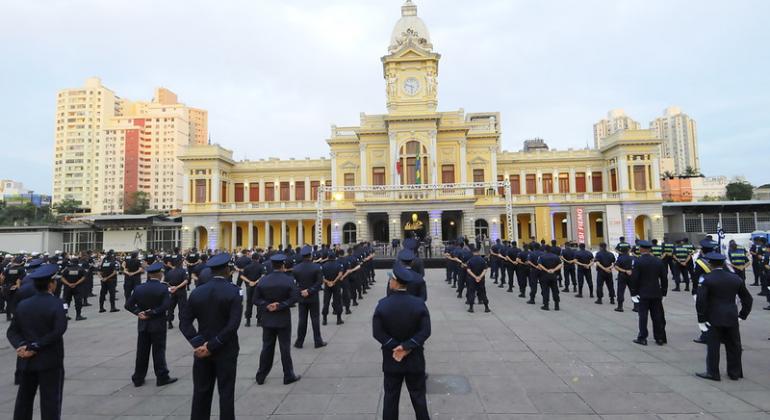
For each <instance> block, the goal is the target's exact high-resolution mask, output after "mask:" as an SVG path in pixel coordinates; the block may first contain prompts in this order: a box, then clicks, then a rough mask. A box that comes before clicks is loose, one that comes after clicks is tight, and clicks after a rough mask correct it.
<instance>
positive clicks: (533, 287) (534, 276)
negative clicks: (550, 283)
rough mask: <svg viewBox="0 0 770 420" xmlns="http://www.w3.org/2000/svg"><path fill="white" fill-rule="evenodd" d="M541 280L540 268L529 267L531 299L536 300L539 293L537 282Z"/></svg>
mask: <svg viewBox="0 0 770 420" xmlns="http://www.w3.org/2000/svg"><path fill="white" fill-rule="evenodd" d="M539 281H540V270H538V269H536V268H530V269H529V300H532V301H534V300H535V295H536V294H537V283H538V282H539Z"/></svg>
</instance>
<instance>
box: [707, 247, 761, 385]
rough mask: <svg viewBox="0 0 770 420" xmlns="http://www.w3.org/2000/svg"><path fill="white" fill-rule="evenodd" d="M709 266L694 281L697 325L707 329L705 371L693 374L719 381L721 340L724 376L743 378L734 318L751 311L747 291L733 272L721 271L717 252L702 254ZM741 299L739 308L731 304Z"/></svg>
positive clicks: (723, 261) (739, 340)
mask: <svg viewBox="0 0 770 420" xmlns="http://www.w3.org/2000/svg"><path fill="white" fill-rule="evenodd" d="M706 259H708V260H709V263H710V265H711V267H712V271H711V273H709V274H705V275H704V276H703V277H701V278H700V279H699V280H698V282H699V283H700V284H699V286H698V299H697V300H696V308H697V310H698V327H699V328H700V329H701V331H709V334H708V350H707V352H706V372H704V373H696V375H698V376H699V377H701V378H705V379H711V380H714V381H718V380H720V374H719V349H720V347H721V345H722V343H724V345H725V353H726V356H727V375H728V376H729V377H730V379H732V380H738V379H740V378H743V367H742V366H741V333H740V327H739V326H738V319H739V318H740V319H742V320H745V319H746V318H747V317H748V316H749V312H751V303H752V298H751V293H749V291H748V289H746V283H745V282H744V280H743V279H741V278H740V277H738V276H737V275H735V274H733V273H730V272H729V271H727V270H724V264H725V259H726V257H725V256H724V255H722V254H720V253H718V252H711V253H709V254H706ZM736 297H738V298H740V300H741V310H740V312H738V306H737V305H736V303H735V299H736Z"/></svg>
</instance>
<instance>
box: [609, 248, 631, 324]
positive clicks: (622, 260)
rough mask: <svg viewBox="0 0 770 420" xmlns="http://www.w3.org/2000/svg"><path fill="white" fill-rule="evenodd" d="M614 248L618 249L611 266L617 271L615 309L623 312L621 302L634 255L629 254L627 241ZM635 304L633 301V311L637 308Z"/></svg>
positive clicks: (627, 283)
mask: <svg viewBox="0 0 770 420" xmlns="http://www.w3.org/2000/svg"><path fill="white" fill-rule="evenodd" d="M615 249H616V250H617V251H618V259H617V260H616V261H615V265H614V266H613V267H614V268H615V271H617V272H618V307H617V308H615V311H616V312H623V302H624V301H625V299H626V288H627V287H628V285H629V282H630V280H631V274H632V268H633V265H634V257H632V256H631V255H630V254H629V251H630V250H631V245H630V244H629V243H628V242H621V243H619V244H618V245H617V247H616V248H615ZM629 292H630V291H629ZM636 305H637V304H636V303H634V311H636V310H637V308H636Z"/></svg>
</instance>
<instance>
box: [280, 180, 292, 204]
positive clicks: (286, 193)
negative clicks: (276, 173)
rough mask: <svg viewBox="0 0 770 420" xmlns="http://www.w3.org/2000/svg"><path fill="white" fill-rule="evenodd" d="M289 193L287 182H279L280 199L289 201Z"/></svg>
mask: <svg viewBox="0 0 770 420" xmlns="http://www.w3.org/2000/svg"><path fill="white" fill-rule="evenodd" d="M290 197H291V193H290V192H289V183H288V181H287V182H281V201H289V198H290Z"/></svg>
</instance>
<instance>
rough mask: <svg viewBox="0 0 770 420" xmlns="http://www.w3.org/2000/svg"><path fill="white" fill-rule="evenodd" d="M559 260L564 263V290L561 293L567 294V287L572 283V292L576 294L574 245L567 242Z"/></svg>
mask: <svg viewBox="0 0 770 420" xmlns="http://www.w3.org/2000/svg"><path fill="white" fill-rule="evenodd" d="M561 260H562V262H563V263H564V289H563V290H562V292H564V293H569V285H570V282H572V291H573V292H577V278H576V276H575V244H574V243H572V242H567V243H565V244H564V249H562V251H561Z"/></svg>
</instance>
